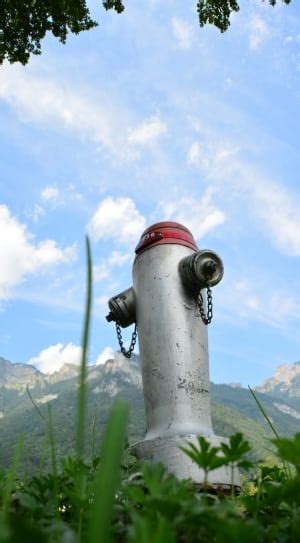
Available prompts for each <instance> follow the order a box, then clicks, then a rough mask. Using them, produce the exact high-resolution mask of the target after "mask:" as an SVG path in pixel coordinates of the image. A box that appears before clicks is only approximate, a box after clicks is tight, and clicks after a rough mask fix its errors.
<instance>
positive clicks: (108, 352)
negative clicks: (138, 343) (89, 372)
mask: <svg viewBox="0 0 300 543" xmlns="http://www.w3.org/2000/svg"><path fill="white" fill-rule="evenodd" d="M114 358H115V352H114V350H113V349H112V348H111V347H105V349H103V351H102V353H100V354H99V356H98V357H97V360H96V366H100V365H101V364H105V362H107V360H112V359H114Z"/></svg>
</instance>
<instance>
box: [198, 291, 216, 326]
mask: <svg viewBox="0 0 300 543" xmlns="http://www.w3.org/2000/svg"><path fill="white" fill-rule="evenodd" d="M197 304H198V307H199V311H200V316H201V319H202V321H203V322H204V324H205V325H206V326H207V325H208V324H210V323H211V321H212V318H213V302H212V292H211V289H210V288H209V287H207V314H205V311H204V307H203V305H204V303H203V296H202V294H201V291H200V292H199V296H198V298H197Z"/></svg>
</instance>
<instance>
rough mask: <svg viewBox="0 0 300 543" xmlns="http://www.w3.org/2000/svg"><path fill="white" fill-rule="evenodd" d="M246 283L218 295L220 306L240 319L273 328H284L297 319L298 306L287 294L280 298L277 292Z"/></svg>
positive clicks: (299, 311)
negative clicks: (221, 304) (220, 300)
mask: <svg viewBox="0 0 300 543" xmlns="http://www.w3.org/2000/svg"><path fill="white" fill-rule="evenodd" d="M260 281H261V280H257V281H256V282H255V281H254V280H252V282H250V281H249V280H248V279H241V280H239V281H236V282H234V283H232V284H230V285H228V287H227V289H224V288H223V291H220V292H219V299H222V298H223V300H222V302H223V306H224V307H225V308H226V309H227V310H228V309H229V310H234V311H235V313H236V314H238V315H239V316H240V317H242V318H247V319H251V320H257V321H261V322H264V323H266V324H268V325H269V326H274V327H275V328H283V327H286V325H287V323H288V322H289V321H290V320H291V319H297V320H299V319H300V306H299V304H298V303H297V301H296V300H295V299H294V298H293V297H292V296H289V295H288V294H287V293H285V295H284V296H283V293H282V291H281V289H280V288H278V289H276V287H275V288H274V287H273V285H271V287H268V286H266V285H265V284H264V283H263V284H262V285H261V284H260Z"/></svg>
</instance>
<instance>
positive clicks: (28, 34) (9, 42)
mask: <svg viewBox="0 0 300 543" xmlns="http://www.w3.org/2000/svg"><path fill="white" fill-rule="evenodd" d="M263 1H264V0H263ZM282 1H283V2H284V3H285V4H289V3H290V1H291V0H282ZM268 2H269V4H270V5H271V6H274V5H275V4H276V0H268ZM102 4H103V6H104V8H105V9H106V10H110V9H113V10H115V11H116V12H117V13H122V11H124V9H125V6H124V4H123V2H122V0H104V1H103V2H102ZM239 9H240V8H239V3H238V2H237V0H198V2H197V12H198V16H199V23H200V26H204V25H206V24H212V25H214V26H216V27H217V28H218V29H219V30H220V31H221V32H225V30H227V28H228V27H229V25H230V15H231V13H232V12H234V11H235V12H236V11H239ZM97 25H98V23H97V22H96V21H94V20H93V19H92V18H91V16H90V11H89V8H88V7H87V2H86V0H22V1H20V0H1V2H0V64H2V63H3V61H4V60H5V59H7V60H9V62H11V63H13V62H21V63H22V64H26V63H27V62H28V60H29V57H30V55H31V54H35V55H39V54H40V53H41V40H42V39H43V38H44V37H45V35H46V33H47V32H51V33H52V34H53V35H54V36H55V37H56V38H58V39H59V41H60V42H62V43H65V42H66V38H67V35H68V33H69V32H71V33H74V34H79V32H82V31H83V30H90V29H91V28H94V27H95V26H97Z"/></svg>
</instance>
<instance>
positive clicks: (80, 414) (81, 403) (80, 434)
mask: <svg viewBox="0 0 300 543" xmlns="http://www.w3.org/2000/svg"><path fill="white" fill-rule="evenodd" d="M86 271H87V274H86V301H85V314H84V323H83V333H82V342H81V346H82V355H81V365H80V374H79V388H78V402H77V428H76V430H77V436H76V452H77V458H78V460H79V459H81V458H82V457H83V453H84V442H85V406H86V401H85V396H86V382H85V381H86V366H87V355H88V346H89V335H90V322H91V310H92V290H93V277H92V256H91V247H90V241H89V238H88V237H86Z"/></svg>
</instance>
